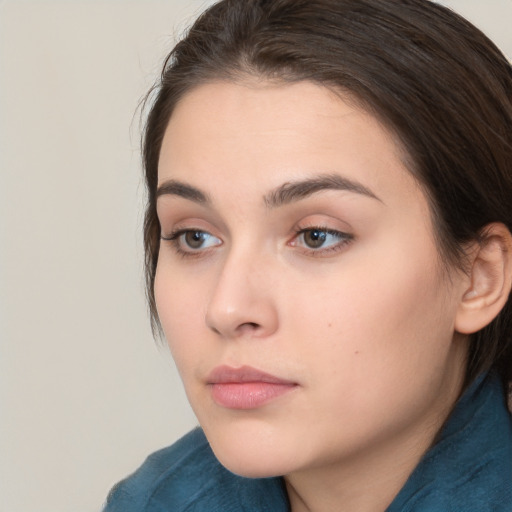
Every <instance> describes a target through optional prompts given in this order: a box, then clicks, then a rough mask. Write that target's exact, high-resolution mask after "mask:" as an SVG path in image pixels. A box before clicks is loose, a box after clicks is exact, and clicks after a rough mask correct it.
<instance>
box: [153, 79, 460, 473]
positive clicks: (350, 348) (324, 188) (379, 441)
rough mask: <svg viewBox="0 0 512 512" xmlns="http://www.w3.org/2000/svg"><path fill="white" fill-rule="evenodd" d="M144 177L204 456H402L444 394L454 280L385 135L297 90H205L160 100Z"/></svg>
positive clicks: (314, 91)
mask: <svg viewBox="0 0 512 512" xmlns="http://www.w3.org/2000/svg"><path fill="white" fill-rule="evenodd" d="M158 181H159V196H158V217H159V220H160V223H161V227H162V237H164V239H163V240H162V241H161V247H160V252H159V256H158V267H157V272H156V279H155V296H156V303H157V308H158V314H159V318H160V320H161V323H162V326H163V329H164V332H165V335H166V337H167V340H168V342H169V346H170V348H171V351H172V354H173V356H174V359H175V361H176V364H177V367H178V369H179V371H180V374H181V377H182V379H183V382H184V385H185V389H186V392H187V395H188V398H189V400H190V402H191V404H192V407H193V409H194V411H195V413H196V414H197V417H198V419H199V422H200V424H201V426H202V427H203V428H204V430H205V433H206V435H207V437H208V439H209V441H210V443H211V445H212V448H213V450H214V451H215V453H216V455H217V456H218V458H219V459H220V461H221V462H222V463H223V464H224V465H226V466H227V467H228V468H229V469H231V470H232V471H234V472H236V473H239V474H242V475H246V476H271V475H279V474H290V473H293V472H300V471H305V470H308V469H315V468H323V467H328V466H330V465H332V464H341V465H343V464H349V463H354V461H357V460H363V459H365V458H368V457H373V456H377V455H376V454H379V453H380V454H384V453H388V454H389V453H393V454H394V455H393V456H394V457H396V459H397V461H398V460H399V459H400V453H402V452H404V451H408V453H409V454H410V453H413V454H415V456H418V457H419V455H420V454H421V453H420V452H421V451H423V450H424V449H426V448H427V445H428V443H430V442H431V440H432V437H433V436H434V434H435V432H436V431H437V429H438V428H439V427H440V425H441V423H442V422H443V421H444V419H445V418H446V415H447V413H448V411H449V409H450V407H451V406H452V405H453V402H454V401H455V400H456V398H457V395H458V393H459V392H460V385H461V382H462V379H463V373H464V356H465V342H464V341H465V340H463V339H461V337H459V336H457V335H454V321H455V317H456V314H457V310H458V306H459V302H460V300H461V297H462V296H463V293H464V290H465V288H466V287H467V286H468V283H467V282H466V281H467V278H466V276H464V275H461V274H460V273H458V272H455V271H453V272H452V273H451V276H447V272H446V271H442V270H440V265H439V259H438V258H439V255H438V250H437V248H436V245H435V241H434V236H433V228H432V224H431V219H430V215H429V210H428V205H427V201H426V199H425V196H424V194H423V193H422V190H421V189H420V188H419V186H418V185H417V183H416V182H415V180H414V179H413V177H412V176H411V174H410V173H409V172H408V171H407V170H406V168H405V166H404V164H403V162H402V159H401V157H400V151H399V149H398V148H397V146H396V145H395V143H394V141H393V139H392V137H391V136H390V134H389V132H388V131H387V130H386V129H384V128H383V126H382V125H381V124H379V122H378V121H377V120H376V119H375V118H374V117H372V116H371V115H369V114H367V113H365V112H363V111H362V110H360V109H358V108H356V107H354V106H353V105H351V104H349V103H346V102H344V101H342V100H341V99H340V97H338V96H337V95H335V94H334V93H332V92H330V91H329V90H327V89H325V88H321V87H319V86H316V85H313V84H311V83H307V82H301V83H297V84H293V85H275V84H274V85H272V84H268V83H261V82H256V81H255V82H254V83H247V84H233V83H225V82H219V83H210V84H207V85H202V86H200V87H198V88H196V89H194V90H193V91H192V92H189V93H188V95H186V96H185V97H184V98H183V99H182V100H181V102H180V103H179V104H178V105H177V107H176V110H175V111H174V113H173V115H172V118H171V120H170V123H169V125H168V128H167V131H166V134H165V138H164V141H163V146H162V151H161V157H160V162H159V170H158Z"/></svg>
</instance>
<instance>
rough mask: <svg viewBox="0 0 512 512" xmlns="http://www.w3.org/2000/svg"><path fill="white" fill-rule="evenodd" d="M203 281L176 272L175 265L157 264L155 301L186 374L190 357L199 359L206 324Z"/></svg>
mask: <svg viewBox="0 0 512 512" xmlns="http://www.w3.org/2000/svg"><path fill="white" fill-rule="evenodd" d="M200 284H201V281H196V280H194V281H193V283H191V282H190V280H189V279H187V277H186V273H184V272H173V271H172V267H171V268H169V267H166V266H165V265H159V266H157V272H156V275H155V288H154V290H155V302H156V308H157V312H158V318H159V319H160V323H161V325H162V329H163V331H164V334H165V337H166V340H167V344H168V345H169V348H170V350H171V354H172V356H173V359H174V360H175V362H176V366H177V367H178V370H179V371H180V373H181V374H182V375H184V373H186V372H187V368H188V366H189V365H188V364H187V361H189V360H196V361H197V360H198V359H197V358H198V356H199V355H200V350H199V347H198V344H197V343H191V340H194V339H195V340H197V339H199V336H198V334H199V330H200V329H201V328H202V326H203V325H204V308H203V307H202V304H201V302H200V301H201V297H204V296H205V293H204V290H203V289H202V288H201V286H200Z"/></svg>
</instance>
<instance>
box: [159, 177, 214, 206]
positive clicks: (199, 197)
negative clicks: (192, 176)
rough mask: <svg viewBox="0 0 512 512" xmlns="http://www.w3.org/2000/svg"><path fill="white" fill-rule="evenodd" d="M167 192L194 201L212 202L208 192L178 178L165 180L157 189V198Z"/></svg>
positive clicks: (201, 202)
mask: <svg viewBox="0 0 512 512" xmlns="http://www.w3.org/2000/svg"><path fill="white" fill-rule="evenodd" d="M166 194H169V195H173V196H178V197H183V198H184V199H188V200H190V201H194V202H195V203H200V204H210V203H211V201H210V198H209V197H208V194H205V193H204V192H202V191H201V190H199V189H198V188H196V187H193V186H192V185H188V184H187V183H183V182H181V181H177V180H168V181H164V182H163V183H162V184H161V185H159V186H158V188H157V189H156V198H157V199H158V198H159V197H160V196H163V195H166Z"/></svg>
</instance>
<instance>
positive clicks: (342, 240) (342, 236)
mask: <svg viewBox="0 0 512 512" xmlns="http://www.w3.org/2000/svg"><path fill="white" fill-rule="evenodd" d="M315 231H317V232H319V233H325V234H327V235H330V236H333V237H336V238H338V239H339V241H338V242H337V243H335V244H333V245H330V246H328V247H325V248H322V247H319V248H318V249H313V248H307V247H302V248H301V249H302V250H303V251H304V252H305V253H306V254H307V255H308V256H313V257H322V256H325V255H330V254H332V253H337V252H338V251H341V250H343V249H344V248H345V247H346V246H347V245H348V244H349V243H351V242H352V241H353V240H354V236H353V235H351V234H350V233H345V232H343V231H338V230H336V229H331V228H328V227H325V226H307V227H303V228H299V229H297V230H296V231H295V235H294V236H293V238H292V241H291V242H289V244H290V245H292V246H296V241H297V240H299V238H300V237H304V235H305V234H306V233H313V232H315Z"/></svg>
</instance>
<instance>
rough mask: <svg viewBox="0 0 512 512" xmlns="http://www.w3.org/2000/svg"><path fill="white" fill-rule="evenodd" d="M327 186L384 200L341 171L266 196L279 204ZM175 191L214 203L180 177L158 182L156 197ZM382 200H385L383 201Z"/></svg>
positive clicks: (269, 203) (273, 204)
mask: <svg viewBox="0 0 512 512" xmlns="http://www.w3.org/2000/svg"><path fill="white" fill-rule="evenodd" d="M324 190H346V191H348V192H354V193H356V194H361V195H363V196H367V197H370V198H372V199H376V200H377V201H381V200H380V199H379V198H378V197H377V196H376V195H375V194H374V193H373V192H372V191H371V190H370V189H369V188H368V187H365V186H364V185H363V184H361V183H359V182H357V181H354V180H351V179H348V178H344V177H342V176H339V175H338V174H322V175H320V176H314V177H312V178H306V179H304V180H299V181H290V182H286V183H283V184H282V185H281V186H279V187H278V188H276V189H275V190H272V191H271V192H269V193H268V194H266V195H265V196H264V198H263V201H264V203H265V205H266V206H267V207H268V208H272V209H273V208H278V207H280V206H284V205H286V204H290V203H293V202H295V201H300V200H301V199H305V198H306V197H309V196H311V195H313V194H316V193H317V192H321V191H324ZM163 195H175V196H178V197H182V198H184V199H188V200H190V201H194V202H195V203H199V204H207V205H209V204H211V200H210V197H209V196H208V194H206V193H205V192H202V191H201V190H200V189H198V188H197V187H194V186H192V185H189V184H187V183H183V182H181V181H177V180H173V179H171V180H168V181H165V182H163V183H162V184H161V185H159V186H158V188H157V191H156V197H157V198H158V197H160V196H163ZM381 202H382V201H381Z"/></svg>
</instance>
